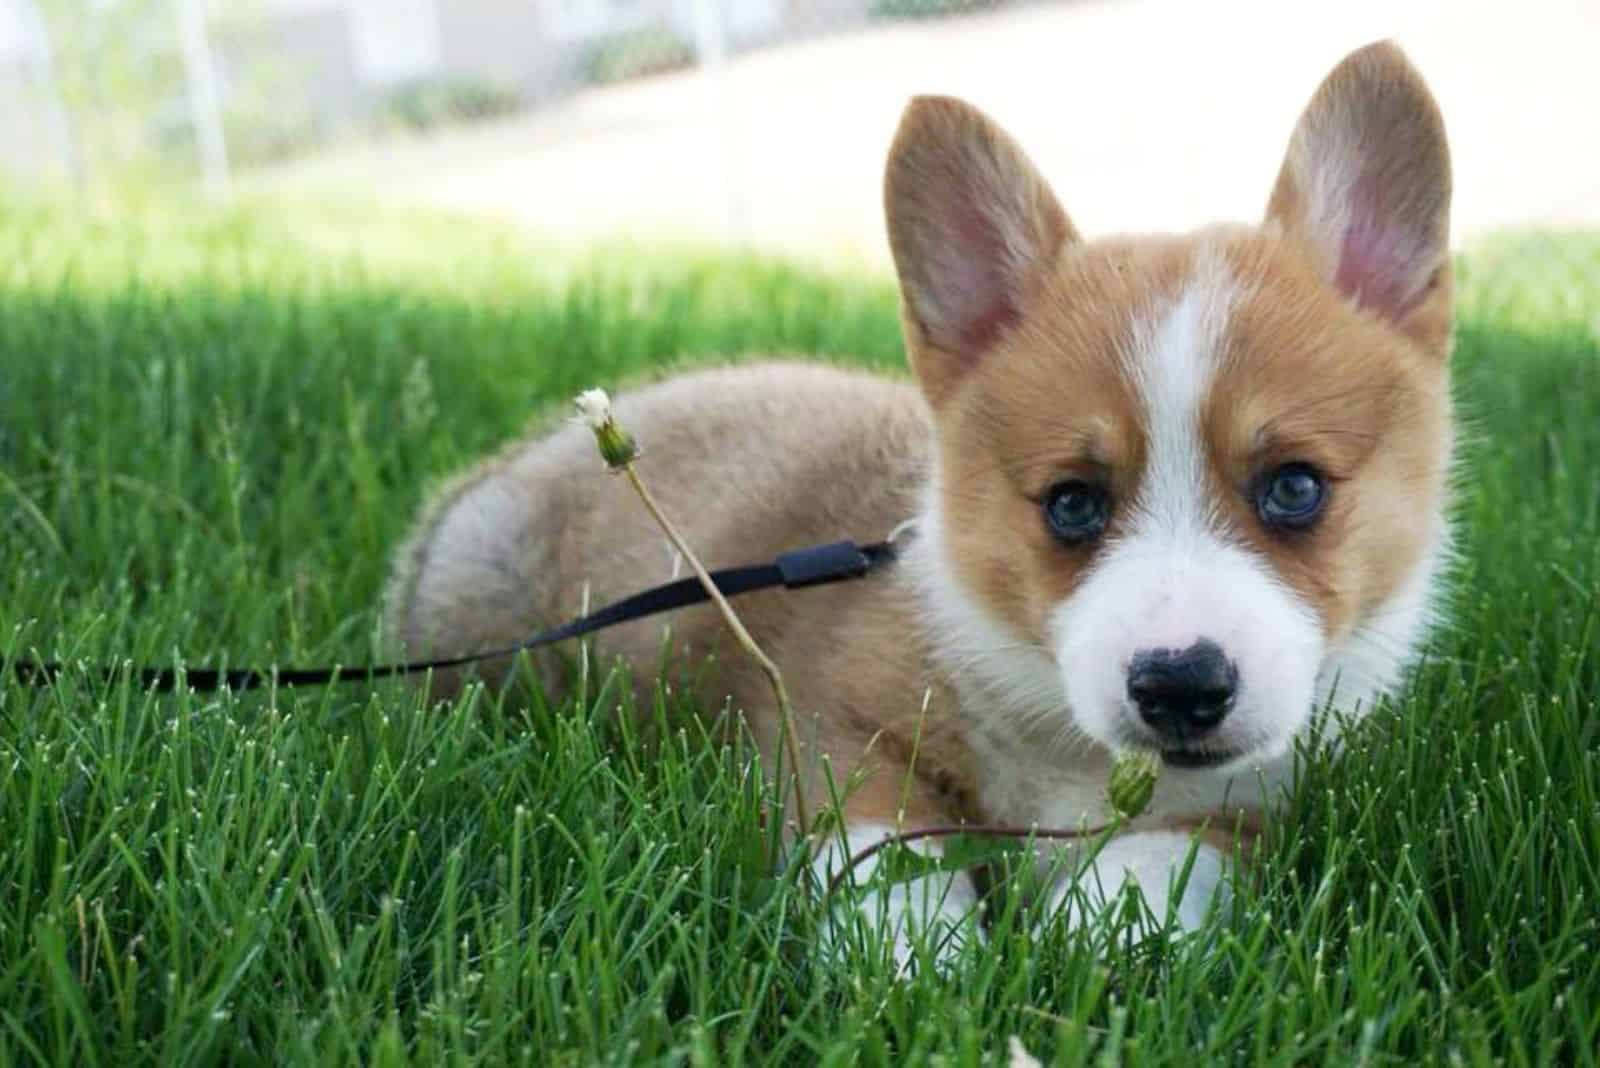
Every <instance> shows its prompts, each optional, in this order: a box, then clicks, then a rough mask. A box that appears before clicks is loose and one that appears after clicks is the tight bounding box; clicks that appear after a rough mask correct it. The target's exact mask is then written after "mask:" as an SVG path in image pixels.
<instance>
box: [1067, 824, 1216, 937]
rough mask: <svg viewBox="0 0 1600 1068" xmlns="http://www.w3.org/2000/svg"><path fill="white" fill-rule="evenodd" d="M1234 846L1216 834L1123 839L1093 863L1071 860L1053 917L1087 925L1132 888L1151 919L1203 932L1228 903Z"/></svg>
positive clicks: (1165, 833) (1145, 835)
mask: <svg viewBox="0 0 1600 1068" xmlns="http://www.w3.org/2000/svg"><path fill="white" fill-rule="evenodd" d="M1231 841H1232V836H1231V835H1223V834H1220V833H1217V832H1214V831H1207V832H1202V833H1199V834H1192V833H1190V832H1188V831H1183V830H1160V831H1136V832H1133V833H1130V834H1122V835H1118V836H1117V837H1115V838H1113V839H1111V841H1109V842H1107V843H1106V845H1105V847H1104V848H1103V849H1101V850H1100V851H1099V853H1097V854H1095V855H1094V857H1093V859H1092V860H1089V861H1088V862H1087V863H1085V862H1083V861H1077V860H1074V861H1069V864H1070V865H1071V866H1070V867H1069V869H1068V870H1067V872H1066V873H1065V874H1064V875H1062V876H1061V877H1060V878H1059V880H1058V881H1057V883H1056V886H1055V887H1054V889H1053V890H1052V892H1051V900H1050V906H1051V907H1050V912H1051V914H1052V915H1053V914H1056V913H1064V914H1065V915H1066V917H1067V922H1068V923H1069V924H1071V925H1073V926H1075V927H1076V926H1081V925H1083V924H1085V923H1087V922H1090V921H1092V920H1093V919H1094V918H1096V917H1097V916H1099V915H1100V914H1101V913H1103V912H1104V911H1105V910H1106V909H1108V908H1111V907H1113V906H1114V905H1115V903H1116V902H1117V901H1118V900H1119V899H1120V898H1121V895H1122V891H1123V890H1124V889H1125V888H1126V887H1128V886H1129V884H1132V886H1133V887H1136V888H1137V889H1138V891H1139V894H1140V896H1141V897H1142V898H1143V899H1144V904H1145V907H1146V909H1147V910H1148V916H1147V917H1146V918H1147V920H1149V919H1150V918H1153V920H1154V922H1155V923H1156V924H1157V925H1160V926H1165V925H1167V924H1168V923H1169V922H1170V923H1171V925H1172V926H1173V928H1174V929H1176V930H1177V931H1180V932H1189V931H1194V930H1197V929H1199V927H1200V925H1201V924H1202V923H1203V922H1204V920H1205V918H1206V914H1207V912H1209V911H1210V909H1211V908H1212V906H1213V905H1214V904H1215V905H1219V906H1220V905H1223V904H1226V902H1227V897H1228V893H1229V886H1228V877H1229V874H1230V871H1229V869H1230V864H1229V863H1228V858H1229V856H1230V854H1229V852H1227V850H1228V849H1229V843H1230V842H1231ZM1191 854H1192V856H1193V863H1192V864H1191V863H1190V857H1191Z"/></svg>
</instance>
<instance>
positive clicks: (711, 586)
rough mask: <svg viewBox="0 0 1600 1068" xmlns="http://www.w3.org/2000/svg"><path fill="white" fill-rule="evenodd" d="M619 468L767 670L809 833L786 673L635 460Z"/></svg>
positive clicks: (748, 649)
mask: <svg viewBox="0 0 1600 1068" xmlns="http://www.w3.org/2000/svg"><path fill="white" fill-rule="evenodd" d="M620 469H621V470H622V471H623V472H624V473H625V474H627V476H628V481H629V482H630V483H632V484H633V488H634V490H635V492H637V493H638V494H639V499H640V500H641V501H643V502H644V506H645V508H647V509H648V510H649V512H650V515H651V516H652V517H653V518H654V519H655V521H656V523H657V524H659V525H660V527H661V529H662V530H663V531H664V532H665V533H666V535H667V538H668V540H670V541H671V542H672V544H673V546H674V547H675V548H676V549H677V550H678V552H680V553H682V554H683V558H684V559H685V560H687V561H689V566H690V567H691V568H693V569H694V573H695V577H696V578H698V579H699V580H700V585H701V586H703V587H705V591H706V593H707V594H709V595H710V597H711V600H712V601H713V602H715V604H716V606H717V608H718V610H720V611H721V612H722V618H723V620H724V621H725V622H726V623H727V624H728V629H729V630H731V631H733V636H734V638H736V639H737V640H738V642H739V644H740V645H741V646H742V647H743V648H744V651H745V652H746V653H747V654H749V656H750V659H752V660H754V661H755V662H756V663H757V664H758V665H759V666H760V668H761V670H762V671H763V672H765V673H766V676H767V681H768V682H770V683H771V684H772V694H773V696H774V697H775V698H777V701H778V715H779V717H780V720H779V725H778V729H779V731H780V732H781V733H782V735H783V738H782V745H783V747H784V749H785V751H786V752H787V755H788V759H789V764H790V765H791V768H792V771H791V774H793V775H794V807H795V815H796V816H797V817H798V818H799V821H800V833H801V835H802V836H804V835H806V834H808V833H809V832H810V829H811V818H810V814H809V812H808V810H807V806H806V797H805V787H804V784H803V783H802V781H801V778H802V777H801V774H800V750H799V742H798V741H797V740H796V731H795V723H794V706H793V705H792V704H791V703H790V701H789V690H788V688H787V687H786V686H784V684H783V673H782V672H781V671H779V670H778V665H777V664H775V663H773V661H772V658H771V657H769V656H767V654H766V653H765V652H763V651H762V649H761V646H759V645H757V644H756V640H755V639H754V638H752V637H751V636H750V632H749V631H748V630H746V629H745V626H744V623H743V622H742V621H741V620H740V619H739V617H738V615H737V614H735V612H734V610H733V607H732V606H731V605H729V604H728V602H727V599H726V598H724V597H723V596H722V591H721V590H719V589H717V584H716V583H715V582H713V581H711V575H710V574H709V573H707V571H706V569H705V567H704V566H703V565H702V564H701V563H700V558H699V557H697V556H695V554H694V550H693V549H691V548H689V543H688V542H687V541H685V540H684V537H683V535H682V534H680V533H679V532H678V528H677V527H675V526H673V525H672V520H670V519H668V518H667V516H666V513H665V512H663V511H662V510H661V506H660V505H659V504H657V503H656V500H655V498H654V497H653V496H651V494H650V490H649V489H647V488H646V487H645V484H644V480H643V479H641V478H640V477H639V473H638V472H637V471H635V470H634V468H633V464H632V463H631V462H629V463H625V464H623V465H621V468H620Z"/></svg>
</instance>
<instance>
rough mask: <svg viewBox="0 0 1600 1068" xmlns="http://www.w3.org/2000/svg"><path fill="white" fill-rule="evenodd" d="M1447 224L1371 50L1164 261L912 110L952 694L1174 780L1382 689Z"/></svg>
mask: <svg viewBox="0 0 1600 1068" xmlns="http://www.w3.org/2000/svg"><path fill="white" fill-rule="evenodd" d="M1449 200H1450V168H1449V159H1448V153H1447V149H1446V145H1445V136H1444V129H1443V124H1442V122H1441V120H1440V117H1439V113H1438V110H1437V108H1436V107H1435V105H1434V102H1433V100H1432V98H1431V97H1430V95H1429V94H1428V91H1427V89H1426V88H1425V87H1424V85H1423V83H1422V81H1421V79H1420V78H1419V77H1418V76H1417V74H1416V73H1415V72H1414V71H1413V70H1412V68H1411V67H1410V66H1409V64H1408V63H1407V62H1406V60H1405V58H1404V57H1403V55H1402V54H1401V53H1400V52H1399V50H1398V49H1396V48H1395V47H1394V46H1392V45H1389V44H1378V45H1373V46H1371V47H1368V48H1366V49H1363V50H1361V51H1359V52H1357V53H1355V54H1354V55H1352V56H1350V57H1349V58H1348V59H1346V60H1345V61H1344V62H1343V63H1342V64H1341V65H1340V66H1339V67H1338V68H1337V69H1336V70H1335V71H1334V72H1333V73H1332V74H1331V75H1330V76H1329V77H1328V79H1327V80H1326V82H1324V84H1323V85H1322V87H1321V88H1320V89H1319V90H1318V91H1317V93H1316V95H1315V96H1314V97H1313V99H1312V100H1311V102H1310V104H1309V106H1308V107H1307V109H1306V111H1305V113H1304V115H1303V117H1302V118H1301V119H1300V122H1299V125H1298V126H1297V127H1296V129H1295V131H1294V134H1293V137H1292V139H1291V141H1290V144H1289V150H1288V155H1287V158H1286V159H1285V161H1284V163H1283V167H1282V170H1281V172H1280V174H1279V176H1278V180H1277V184H1276V186H1275V188H1274V189H1273V192H1272V195H1271V199H1270V202H1269V204H1268V207H1267V217H1266V220H1265V221H1264V223H1263V224H1261V225H1260V226H1257V227H1235V228H1216V229H1211V230H1206V231H1201V232H1199V233H1196V234H1192V235H1188V236H1184V237H1172V238H1138V239H1118V240H1107V241H1096V242H1084V241H1082V240H1081V239H1080V238H1079V237H1078V235H1077V233H1076V232H1075V230H1074V228H1073V226H1072V223H1071V222H1070V221H1069V219H1068V217H1067V215H1066V214H1065V213H1064V212H1063V211H1062V209H1061V207H1060V205H1059V204H1058V203H1057V202H1056V199H1055V197H1054V196H1053V195H1052V193H1051V191H1050V189H1049V187H1048V186H1047V185H1046V184H1045V182H1044V180H1043V179H1042V178H1041V177H1040V176H1039V174H1038V173H1037V172H1036V171H1035V170H1034V168H1033V166H1032V165H1031V164H1030V163H1029V161H1028V160H1027V158H1026V157H1025V156H1024V155H1023V153H1022V151H1021V150H1020V149H1019V148H1018V147H1017V145H1016V144H1015V143H1014V142H1013V141H1012V140H1011V139H1010V138H1009V137H1008V136H1007V135H1006V134H1005V133H1004V132H1003V131H1002V130H1000V129H999V128H998V127H997V126H996V125H995V124H994V123H993V122H991V121H990V120H989V119H988V118H986V117H985V116H984V115H983V114H981V113H980V112H978V111H977V110H976V109H974V108H972V107H970V106H968V105H966V104H963V103H961V102H959V101H955V100H950V99H939V98H925V99H919V100H917V101H915V102H913V103H912V105H911V106H910V108H909V109H908V110H907V112H906V115H905V118H904V120H903V123H902V125H901V128H900V132H899V134H898V136H897V138H896V141H895V144H894V147H893V149H892V151H891V154H890V159H889V165H888V174H887V180H886V205H887V211H888V222H889V233H890V241H891V245H892V248H893V252H894V258H895V263H896V267H897V269H898V272H899V275H900V281H901V291H902V298H903V317H904V324H905V334H906V340H907V347H908V351H909V353H910V357H911V362H912V365H913V367H914V369H915V371H916V374H917V376H918V378H919V380H920V382H921V385H922V388H923V391H924V393H925V395H926V397H927V399H928V402H929V404H930V407H931V409H932V411H933V413H934V422H935V427H936V433H937V448H936V456H937V463H936V471H937V476H936V478H935V481H934V485H933V488H932V491H931V492H932V499H931V500H930V505H929V515H928V517H927V520H928V523H929V524H930V526H931V528H932V531H931V533H932V537H933V539H934V540H935V542H936V551H937V552H938V554H939V557H940V563H939V566H938V568H937V569H936V570H937V573H938V574H937V576H936V577H935V580H934V581H936V583H938V584H940V585H941V588H940V589H939V590H936V591H935V593H936V597H937V598H938V599H939V600H940V601H941V603H942V604H943V605H944V606H945V611H944V612H943V613H942V619H941V625H942V626H947V627H950V628H953V629H954V630H956V631H961V632H963V633H964V635H965V637H963V636H962V635H961V634H958V635H956V636H955V637H952V638H950V639H949V640H950V641H951V642H952V643H954V644H956V645H958V646H960V645H961V644H962V643H963V642H965V646H966V647H965V649H964V651H965V652H966V653H967V654H968V660H967V661H966V665H967V666H968V667H970V668H971V669H972V670H973V671H975V672H977V673H979V674H983V673H985V672H987V673H989V674H990V675H991V676H993V675H997V674H998V675H1006V674H1008V673H1009V674H1011V675H1013V676H1017V677H1014V678H1010V679H1007V678H991V679H990V681H991V682H992V683H993V684H994V689H995V690H998V691H1009V692H1011V693H1013V694H1022V695H1025V697H1026V700H1025V701H1024V702H1022V703H1024V704H1027V705H1028V707H1029V710H1030V712H1031V714H1033V715H1036V716H1048V715H1059V716H1060V717H1062V722H1061V723H1060V724H1058V726H1059V727H1060V728H1061V729H1062V730H1064V731H1065V730H1067V729H1069V728H1071V729H1075V730H1076V732H1077V733H1079V734H1082V735H1087V736H1089V737H1091V738H1093V739H1095V740H1097V741H1099V742H1101V743H1103V744H1105V745H1109V746H1123V745H1136V746H1143V747H1147V748H1155V749H1159V750H1161V751H1162V752H1163V753H1165V754H1167V757H1168V760H1169V762H1170V763H1172V764H1175V765H1179V766H1207V765H1216V764H1226V763H1229V762H1231V761H1252V760H1262V759H1266V758H1269V757H1271V756H1274V755H1277V754H1280V753H1282V752H1283V751H1284V750H1285V749H1286V748H1287V747H1288V745H1289V743H1290V741H1291V740H1292V738H1293V737H1294V736H1295V734H1296V733H1297V732H1298V731H1299V730H1300V729H1301V728H1302V727H1303V726H1304V725H1305V724H1306V722H1307V721H1308V720H1309V718H1310V717H1311V715H1312V714H1313V711H1314V710H1315V708H1316V707H1317V706H1318V705H1319V704H1322V703H1325V702H1328V701H1332V702H1333V703H1334V704H1336V705H1338V706H1340V707H1343V708H1345V709H1354V708H1357V707H1359V706H1362V705H1364V704H1366V703H1368V702H1369V701H1370V699H1371V698H1372V697H1373V696H1374V695H1376V694H1377V693H1379V692H1381V691H1382V690H1383V689H1384V688H1385V687H1387V686H1389V685H1391V684H1392V683H1393V682H1394V681H1395V679H1396V677H1397V675H1398V673H1399V671H1400V669H1401V668H1402V667H1403V665H1404V663H1405V662H1406V660H1407V659H1408V657H1409V655H1410V654H1411V652H1412V650H1413V648H1414V646H1415V645H1416V643H1417V642H1418V641H1419V639H1420V637H1421V632H1422V629H1423V626H1424V624H1425V622H1426V614H1427V608H1428V599H1429V593H1430V589H1431V584H1432V581H1433V578H1434V574H1435V571H1436V569H1437V568H1436V564H1437V562H1438V558H1439V556H1440V555H1441V554H1442V552H1443V546H1444V539H1445V523H1444V511H1445V492H1446V485H1445V483H1446V469H1447V466H1448V463H1449V453H1450V444H1451V427H1450V405H1449V392H1448V382H1447V367H1446V361H1447V356H1448V350H1449V343H1450V311H1451V309H1450V305H1451V278H1450V263H1449V256H1448V225H1449V223H1448V211H1449ZM952 606H954V607H953V608H952ZM1021 676H1031V677H1026V678H1024V677H1021ZM1052 705H1053V708H1052V707H1051V706H1052Z"/></svg>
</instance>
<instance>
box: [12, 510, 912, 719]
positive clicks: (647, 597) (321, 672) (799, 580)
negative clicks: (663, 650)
mask: <svg viewBox="0 0 1600 1068" xmlns="http://www.w3.org/2000/svg"><path fill="white" fill-rule="evenodd" d="M894 558H895V548H894V546H893V545H892V544H891V543H890V542H887V541H880V542H874V543H873V544H871V545H862V546H858V545H856V543H855V542H853V541H836V542H832V543H830V544H827V545H812V546H810V547H808V548H804V549H795V550H793V551H791V552H786V553H782V554H780V555H779V556H778V557H777V558H776V559H774V560H773V561H772V562H771V563H766V564H752V565H750V566H748V567H730V568H725V569H723V570H721V571H713V572H711V581H712V582H714V583H716V586H717V589H718V590H719V591H721V593H722V595H723V596H724V597H737V596H739V595H740V594H744V593H754V592H756V591H757V590H769V589H773V588H775V587H778V586H782V587H783V588H785V589H790V590H798V589H805V588H807V587H810V586H824V585H828V584H830V583H834V582H844V581H846V580H849V579H858V578H864V577H865V576H866V575H867V574H868V573H870V572H872V571H875V570H877V569H878V568H880V567H882V566H883V565H884V564H887V563H889V562H891V561H892V560H894ZM710 599H711V595H710V594H709V593H707V592H706V590H705V587H703V586H701V585H700V580H699V579H697V578H685V579H678V580H677V581H676V582H668V583H666V584H665V585H662V586H656V587H653V588H651V589H648V590H645V591H643V592H641V593H636V594H634V595H633V596H632V597H625V598H623V599H622V600H620V601H613V602H612V603H611V604H608V605H606V606H605V607H604V608H601V609H600V610H599V611H597V612H593V613H591V614H589V615H586V616H580V617H579V618H577V619H574V620H572V621H570V622H567V623H563V624H562V625H561V626H559V627H552V628H551V629H549V630H544V631H540V632H539V633H538V634H535V635H534V636H533V637H531V638H529V639H527V640H526V641H523V642H521V643H519V644H517V645H510V646H506V647H505V648H502V649H489V650H486V651H484V652H481V653H470V654H468V655H466V656H453V657H446V658H444V659H441V660H421V661H407V662H402V663H394V664H370V665H367V666H366V667H359V666H358V667H349V668H345V667H338V666H330V667H312V668H227V669H223V668H211V667H197V668H152V667H129V668H113V667H102V668H98V669H90V670H91V671H97V672H98V673H99V675H100V677H101V678H103V679H106V680H110V679H112V678H115V677H116V676H117V675H118V674H122V673H127V674H130V675H132V676H133V677H135V678H137V679H138V680H139V684H140V685H141V686H142V687H144V688H146V689H152V690H157V691H161V692H166V691H170V690H174V689H176V688H177V687H178V684H179V682H180V681H181V682H182V684H183V685H184V686H186V687H188V688H189V689H191V690H197V691H202V692H206V691H213V690H223V689H227V690H253V689H256V688H257V687H260V686H266V685H268V684H271V683H276V684H277V685H279V686H322V685H327V684H329V683H339V682H354V681H356V680H357V679H384V678H392V677H394V676H397V675H417V674H421V673H422V672H425V671H434V670H437V669H440V668H451V667H461V666H462V665H464V664H473V663H477V662H478V661H481V660H493V659H495V658H497V657H502V656H512V655H514V654H516V653H520V652H524V651H526V650H529V649H537V648H539V647H540V646H543V645H553V644H554V643H556V642H562V641H567V640H568V639H571V638H580V637H582V636H583V635H585V634H593V633H594V632H595V631H597V630H605V629H606V628H607V627H615V626H617V625H618V624H621V623H630V622H632V621H633V620H636V619H645V618H647V617H649V616H654V615H660V614H661V613H663V612H671V611H673V610H674V609H678V608H686V607H688V606H689V605H693V604H700V603H701V602H703V601H709V600H710ZM69 670H71V665H68V664H63V663H61V662H60V661H55V660H32V659H29V660H22V659H17V660H13V661H12V662H11V671H12V674H13V675H15V676H16V677H17V679H18V680H19V681H20V682H21V683H22V684H23V685H25V686H48V685H50V684H51V683H53V682H55V681H56V680H57V679H58V678H60V677H61V676H62V675H63V674H65V673H66V672H67V671H69Z"/></svg>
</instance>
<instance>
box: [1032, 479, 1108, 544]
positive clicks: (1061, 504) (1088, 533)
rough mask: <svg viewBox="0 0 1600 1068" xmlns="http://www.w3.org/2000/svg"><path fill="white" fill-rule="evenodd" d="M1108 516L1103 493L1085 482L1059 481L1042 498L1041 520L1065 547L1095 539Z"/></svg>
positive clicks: (1106, 497)
mask: <svg viewBox="0 0 1600 1068" xmlns="http://www.w3.org/2000/svg"><path fill="white" fill-rule="evenodd" d="M1110 516H1111V499H1110V498H1109V497H1108V496H1106V491H1105V490H1103V489H1101V488H1100V487H1099V486H1094V485H1091V484H1089V483H1088V482H1079V481H1077V480H1073V481H1071V482H1059V483H1057V484H1056V485H1054V486H1051V487H1050V490H1049V492H1048V493H1046V494H1045V495H1044V518H1045V522H1046V523H1048V524H1049V526H1050V533H1052V534H1054V535H1055V536H1056V537H1058V538H1060V539H1061V540H1062V541H1064V542H1066V543H1067V544H1068V545H1082V544H1084V543H1085V542H1090V541H1093V540H1094V539H1096V538H1098V537H1099V536H1100V535H1101V534H1102V533H1103V532H1104V531H1105V529H1106V520H1107V519H1109V518H1110Z"/></svg>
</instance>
